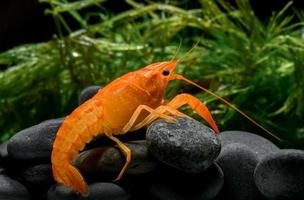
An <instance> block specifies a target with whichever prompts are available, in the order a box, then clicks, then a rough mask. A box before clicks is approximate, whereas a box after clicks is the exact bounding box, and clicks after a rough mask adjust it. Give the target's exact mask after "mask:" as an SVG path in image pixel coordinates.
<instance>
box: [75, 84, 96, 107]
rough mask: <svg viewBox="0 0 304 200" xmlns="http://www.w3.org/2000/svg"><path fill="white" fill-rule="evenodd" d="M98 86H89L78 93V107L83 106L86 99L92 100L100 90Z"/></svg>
mask: <svg viewBox="0 0 304 200" xmlns="http://www.w3.org/2000/svg"><path fill="white" fill-rule="evenodd" d="M100 88H101V87H100V86H95V85H93V86H89V87H87V88H85V89H84V90H82V92H81V93H80V96H79V101H78V102H79V103H78V104H79V105H80V104H83V103H84V102H85V101H87V100H88V99H90V98H92V97H93V96H94V95H95V94H96V93H97V92H98V90H99V89H100Z"/></svg>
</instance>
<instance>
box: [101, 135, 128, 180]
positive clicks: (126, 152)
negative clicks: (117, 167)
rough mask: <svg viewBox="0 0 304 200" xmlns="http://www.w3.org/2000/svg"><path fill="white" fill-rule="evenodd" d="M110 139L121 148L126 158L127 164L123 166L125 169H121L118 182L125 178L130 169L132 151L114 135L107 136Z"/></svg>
mask: <svg viewBox="0 0 304 200" xmlns="http://www.w3.org/2000/svg"><path fill="white" fill-rule="evenodd" d="M105 135H106V136H107V137H108V138H109V139H111V140H113V141H114V142H115V143H116V144H117V146H118V148H120V150H121V151H122V152H123V154H124V155H125V157H126V162H125V164H124V166H123V168H122V169H121V171H120V173H119V175H118V176H117V178H116V179H115V180H114V181H118V180H119V179H121V177H122V176H123V174H124V173H125V171H126V169H127V168H128V166H129V164H130V162H131V155H132V153H131V150H130V149H129V148H128V147H127V146H126V145H125V144H124V143H122V142H121V141H120V140H119V139H118V138H116V137H114V136H113V135H112V134H108V133H106V134H105Z"/></svg>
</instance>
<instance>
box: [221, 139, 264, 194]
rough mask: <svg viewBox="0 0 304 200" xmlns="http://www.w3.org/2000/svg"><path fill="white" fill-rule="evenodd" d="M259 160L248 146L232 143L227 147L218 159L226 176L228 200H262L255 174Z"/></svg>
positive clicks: (225, 186)
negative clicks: (255, 181)
mask: <svg viewBox="0 0 304 200" xmlns="http://www.w3.org/2000/svg"><path fill="white" fill-rule="evenodd" d="M258 162H259V159H258V157H257V154H256V153H254V152H253V151H252V150H251V149H250V148H249V147H248V146H247V145H244V144H239V143H232V144H228V145H225V146H224V147H223V148H222V150H221V153H220V155H219V157H218V159H217V163H218V164H219V165H220V167H221V168H222V170H223V172H224V176H225V185H224V189H225V192H226V194H225V195H224V196H226V198H227V199H234V200H261V199H263V196H262V195H261V193H260V192H259V190H258V189H257V187H256V185H255V183H254V180H253V173H254V169H255V167H256V165H257V164H258Z"/></svg>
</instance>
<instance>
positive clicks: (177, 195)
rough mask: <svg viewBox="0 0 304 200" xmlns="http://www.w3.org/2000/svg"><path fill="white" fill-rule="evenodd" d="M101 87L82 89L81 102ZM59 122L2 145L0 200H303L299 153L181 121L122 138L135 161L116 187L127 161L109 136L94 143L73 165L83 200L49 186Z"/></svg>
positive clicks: (303, 154) (303, 164) (302, 154)
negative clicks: (82, 184)
mask: <svg viewBox="0 0 304 200" xmlns="http://www.w3.org/2000/svg"><path fill="white" fill-rule="evenodd" d="M98 89H99V88H98V87H90V88H89V89H87V90H85V91H84V92H83V93H82V95H81V98H80V103H82V102H84V101H85V100H86V99H88V98H90V97H91V96H92V95H94V94H95V93H96V91H97V90H98ZM63 120H64V119H63V118H60V119H52V120H48V121H44V122H42V123H40V124H38V125H35V126H32V127H29V128H27V129H24V130H22V131H20V132H19V133H17V134H16V135H14V136H13V137H12V138H11V139H10V140H8V141H7V142H5V143H3V144H1V145H0V166H1V167H0V199H6V200H30V199H33V200H35V199H37V200H38V199H39V200H40V199H42V200H44V199H45V200H46V199H48V200H93V199H94V200H99V199H102V200H113V199H114V200H123V199H130V200H132V199H164V200H167V199H174V200H183V199H190V200H200V199H201V200H212V199H214V200H226V199H233V200H243V199H244V200H245V199H246V200H263V199H265V200H266V199H270V200H280V199H282V200H283V199H284V200H285V199H286V200H288V199H291V200H297V199H299V200H300V199H304V151H302V150H295V149H279V148H278V147H277V146H275V145H274V144H273V143H272V142H270V141H269V140H267V139H265V138H263V137H260V136H258V135H255V134H252V133H248V132H242V131H225V132H221V133H220V134H219V135H216V134H214V132H213V131H212V130H211V129H210V128H208V127H206V126H205V125H203V124H201V123H200V122H197V121H195V120H193V119H190V118H182V117H178V118H177V121H176V122H166V121H164V120H157V121H155V122H153V123H152V124H151V125H150V126H149V127H148V128H147V130H140V131H138V132H135V133H128V134H126V135H124V136H122V137H120V139H121V140H122V141H124V143H125V144H126V145H127V146H128V147H129V148H130V149H131V150H132V162H131V164H130V165H129V168H128V170H127V171H126V174H125V175H124V177H123V178H122V179H121V180H119V181H117V182H113V180H114V179H115V178H116V177H117V175H118V173H119V172H120V170H121V168H122V166H123V164H124V162H125V158H124V155H123V154H122V153H121V151H120V150H119V149H118V147H117V146H116V145H115V144H113V143H111V141H110V140H109V139H107V138H106V137H97V138H95V139H94V140H93V141H92V142H91V143H90V144H88V145H87V147H86V149H85V150H84V151H82V152H81V153H80V154H79V155H78V157H77V158H76V159H75V161H74V163H73V164H74V165H75V166H77V168H78V169H79V170H80V171H81V173H82V175H83V176H84V177H85V179H86V181H87V183H88V185H89V195H88V196H87V197H83V196H81V195H79V194H77V193H75V192H73V191H72V190H71V189H69V188H66V187H64V186H62V185H59V184H57V183H56V182H55V181H54V180H53V176H52V170H51V160H50V156H51V151H52V145H53V142H54V139H55V136H56V132H57V130H58V128H59V127H60V125H61V124H62V122H63Z"/></svg>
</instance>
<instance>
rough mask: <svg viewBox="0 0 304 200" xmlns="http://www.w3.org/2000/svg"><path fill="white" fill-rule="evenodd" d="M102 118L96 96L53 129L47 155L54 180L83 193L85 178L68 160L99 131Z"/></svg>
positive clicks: (70, 160) (100, 105)
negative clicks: (49, 155) (57, 128)
mask: <svg viewBox="0 0 304 200" xmlns="http://www.w3.org/2000/svg"><path fill="white" fill-rule="evenodd" d="M102 121H103V110H102V103H101V101H100V100H98V98H97V97H96V96H95V97H93V98H92V99H90V100H88V101H86V102H85V103H83V104H82V105H80V106H79V107H78V108H77V109H75V110H74V111H73V112H72V113H71V114H70V115H69V116H67V117H66V119H65V120H64V122H63V124H62V125H61V127H60V128H59V130H58V132H57V135H56V138H55V141H54V144H53V151H52V156H51V161H52V170H53V177H54V179H55V180H56V181H57V182H59V183H61V184H63V185H65V186H66V187H70V188H73V190H74V191H77V192H80V193H82V194H84V193H87V184H86V182H85V181H84V179H83V177H82V176H81V174H80V173H79V171H78V170H77V169H76V168H75V167H74V166H73V165H72V164H71V162H72V161H73V159H74V158H75V156H77V154H78V152H79V151H80V150H82V149H83V148H84V147H85V145H86V143H88V142H89V141H91V139H92V138H93V137H94V136H96V135H97V134H99V133H101V129H102Z"/></svg>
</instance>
